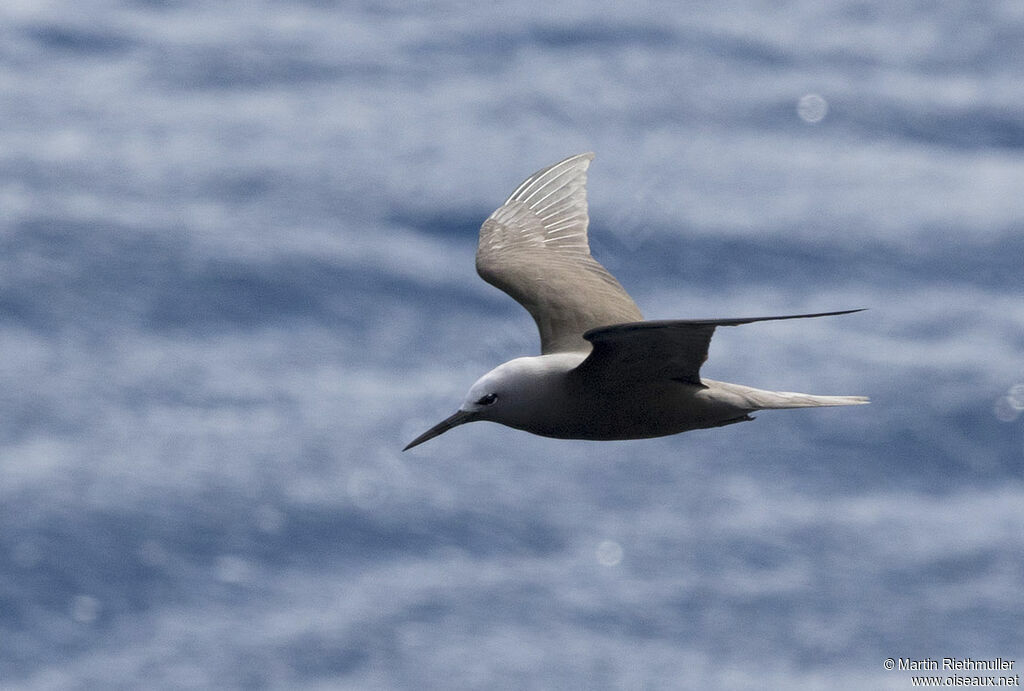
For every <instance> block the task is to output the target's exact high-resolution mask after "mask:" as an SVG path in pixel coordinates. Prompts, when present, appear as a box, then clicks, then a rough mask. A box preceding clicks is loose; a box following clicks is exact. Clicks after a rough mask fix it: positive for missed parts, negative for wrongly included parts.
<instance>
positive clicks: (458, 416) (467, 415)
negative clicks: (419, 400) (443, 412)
mask: <svg viewBox="0 0 1024 691" xmlns="http://www.w3.org/2000/svg"><path fill="white" fill-rule="evenodd" d="M474 419H475V416H474V415H473V413H472V412H470V411H468V410H457V411H455V414H454V415H452V416H451V417H449V418H446V419H444V420H441V422H439V423H437V424H436V425H434V426H433V427H431V428H430V429H428V430H427V431H426V432H424V433H423V434H421V435H420V436H418V437H416V438H415V439H413V440H412V441H411V442H409V445H408V446H406V447H405V448H404V449H402V451H408V450H409V449H411V448H412V447H414V446H419V445H420V444H422V443H423V442H425V441H430V440H431V439H433V438H434V437H436V436H438V435H439V434H444V433H445V432H447V431H448V430H450V429H451V428H452V427H458V426H459V425H462V424H465V423H467V422H472V421H473V420H474Z"/></svg>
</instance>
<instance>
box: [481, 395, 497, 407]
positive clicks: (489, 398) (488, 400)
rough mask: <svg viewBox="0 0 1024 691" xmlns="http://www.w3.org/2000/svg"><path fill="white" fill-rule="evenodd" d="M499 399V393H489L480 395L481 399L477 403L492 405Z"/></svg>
mask: <svg viewBox="0 0 1024 691" xmlns="http://www.w3.org/2000/svg"><path fill="white" fill-rule="evenodd" d="M496 400H498V396H497V394H493V393H488V394H484V395H483V396H481V397H480V400H479V401H477V402H476V404H477V405H490V404H492V403H494V402H495V401H496Z"/></svg>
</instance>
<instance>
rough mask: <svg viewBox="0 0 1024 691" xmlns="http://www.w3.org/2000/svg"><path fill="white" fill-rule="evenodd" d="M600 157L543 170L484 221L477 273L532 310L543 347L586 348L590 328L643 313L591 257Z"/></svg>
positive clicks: (548, 349) (549, 349)
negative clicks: (592, 177) (593, 189)
mask: <svg viewBox="0 0 1024 691" xmlns="http://www.w3.org/2000/svg"><path fill="white" fill-rule="evenodd" d="M593 158H594V154H592V153H585V154H579V155H576V156H572V157H570V158H567V159H565V160H564V161H560V162H558V163H556V164H554V165H553V166H550V167H548V168H545V169H543V170H540V171H537V172H536V173H534V174H533V175H531V176H530V177H529V178H527V179H526V180H525V181H523V183H522V184H521V185H519V187H518V188H516V191H515V192H513V193H512V196H510V197H509V198H508V199H507V200H506V201H505V203H504V204H503V205H502V206H501V207H500V208H499V209H498V210H497V211H495V212H494V213H493V214H491V215H490V217H489V218H488V219H487V220H486V221H484V224H483V226H482V227H481V228H480V243H479V245H478V246H477V251H476V270H477V273H479V274H480V277H481V278H483V279H484V280H485V281H487V282H488V283H490V284H491V285H493V286H496V287H497V288H500V289H501V290H503V291H505V292H506V293H508V294H509V295H510V296H511V297H512V298H513V299H515V300H516V302H518V303H519V304H521V305H522V306H523V307H525V308H526V309H527V310H528V311H529V312H530V314H531V315H532V316H533V319H534V321H535V322H537V329H538V330H539V331H540V345H541V352H542V353H544V354H547V353H558V352H566V351H587V350H588V349H589V348H590V345H589V344H588V343H587V341H586V340H584V338H583V334H584V332H585V331H587V330H588V329H594V328H596V327H599V326H606V325H608V324H618V323H621V322H634V321H639V320H641V319H643V315H642V314H641V313H640V310H639V308H638V307H637V306H636V303H635V302H633V299H632V298H631V297H629V294H628V293H626V291H625V289H623V287H622V286H621V285H620V284H619V282H618V281H616V280H615V277H614V276H612V275H611V274H610V273H608V270H607V269H605V268H604V267H603V266H601V265H600V264H599V263H598V262H597V261H596V260H595V259H594V258H593V257H592V256H590V245H589V243H588V241H587V224H588V222H589V218H588V216H587V188H586V185H587V167H588V166H589V165H590V161H591V160H592V159H593Z"/></svg>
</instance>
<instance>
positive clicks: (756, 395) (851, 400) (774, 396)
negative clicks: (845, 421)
mask: <svg viewBox="0 0 1024 691" xmlns="http://www.w3.org/2000/svg"><path fill="white" fill-rule="evenodd" d="M748 398H749V400H750V402H751V404H753V406H754V407H755V408H758V409H762V410H764V409H770V408H816V407H821V406H836V405H864V404H865V403H870V400H869V399H868V397H867V396H815V395H813V394H809V393H794V392H792V391H756V392H750V394H749V396H748Z"/></svg>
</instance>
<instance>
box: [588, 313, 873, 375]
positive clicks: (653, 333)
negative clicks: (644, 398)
mask: <svg viewBox="0 0 1024 691" xmlns="http://www.w3.org/2000/svg"><path fill="white" fill-rule="evenodd" d="M860 311H861V310H843V311H840V312H818V313H816V314H791V315H786V316H781V317H742V318H739V319H673V320H667V321H647V322H634V323H629V324H615V325H613V326H605V327H601V328H598V329H591V330H590V331H587V332H586V333H585V334H583V337H584V338H585V339H587V340H588V341H590V342H591V343H592V344H593V346H594V349H593V351H591V353H590V355H589V356H588V357H587V359H586V360H584V361H583V362H582V363H580V365H579V367H577V368H576V369H575V370H573V374H574V375H575V376H581V377H588V378H592V379H599V380H602V381H603V382H604V383H605V384H606V385H609V386H613V387H614V386H615V385H616V383H622V384H626V383H628V382H631V381H652V380H667V379H674V380H676V381H680V382H685V383H688V384H694V385H697V386H701V381H700V368H701V365H703V364H704V361H705V360H707V359H708V346H709V345H710V343H711V336H712V335H713V334H714V333H715V328H716V327H719V326H738V325H740V324H750V323H751V322H760V321H774V320H778V319H808V318H811V317H829V316H833V315H837V314H850V313H852V312H860Z"/></svg>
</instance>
